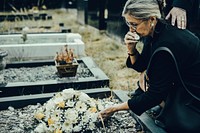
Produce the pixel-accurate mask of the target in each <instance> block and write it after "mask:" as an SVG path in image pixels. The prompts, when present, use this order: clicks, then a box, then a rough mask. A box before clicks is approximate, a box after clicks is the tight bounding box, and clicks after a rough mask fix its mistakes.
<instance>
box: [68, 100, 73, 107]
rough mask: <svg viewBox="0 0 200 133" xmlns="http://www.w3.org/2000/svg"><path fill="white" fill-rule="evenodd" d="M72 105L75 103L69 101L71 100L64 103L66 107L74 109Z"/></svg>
mask: <svg viewBox="0 0 200 133" xmlns="http://www.w3.org/2000/svg"><path fill="white" fill-rule="evenodd" d="M74 104H75V102H74V101H71V100H68V101H67V102H66V105H67V107H74Z"/></svg>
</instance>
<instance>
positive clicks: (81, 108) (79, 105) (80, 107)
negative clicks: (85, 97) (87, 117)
mask: <svg viewBox="0 0 200 133" xmlns="http://www.w3.org/2000/svg"><path fill="white" fill-rule="evenodd" d="M75 109H76V110H77V111H79V112H84V111H86V110H87V105H86V104H85V103H84V102H81V101H78V102H77V103H76V107H75Z"/></svg>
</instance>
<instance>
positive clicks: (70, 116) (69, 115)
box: [65, 109, 78, 124]
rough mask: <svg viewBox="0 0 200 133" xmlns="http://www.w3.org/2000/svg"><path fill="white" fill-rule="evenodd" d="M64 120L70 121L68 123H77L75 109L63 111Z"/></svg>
mask: <svg viewBox="0 0 200 133" xmlns="http://www.w3.org/2000/svg"><path fill="white" fill-rule="evenodd" d="M65 118H66V120H68V121H70V123H74V124H75V123H77V120H78V112H77V111H76V110H75V109H68V110H66V111H65Z"/></svg>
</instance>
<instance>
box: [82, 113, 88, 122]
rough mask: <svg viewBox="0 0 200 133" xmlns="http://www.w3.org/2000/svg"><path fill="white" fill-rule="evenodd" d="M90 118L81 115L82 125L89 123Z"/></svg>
mask: <svg viewBox="0 0 200 133" xmlns="http://www.w3.org/2000/svg"><path fill="white" fill-rule="evenodd" d="M89 119H90V117H89V116H88V115H83V116H82V122H83V123H88V122H89Z"/></svg>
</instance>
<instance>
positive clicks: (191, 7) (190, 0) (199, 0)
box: [164, 0, 200, 38]
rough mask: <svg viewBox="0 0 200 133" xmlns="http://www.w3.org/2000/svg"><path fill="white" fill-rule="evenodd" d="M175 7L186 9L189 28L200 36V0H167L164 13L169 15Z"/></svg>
mask: <svg viewBox="0 0 200 133" xmlns="http://www.w3.org/2000/svg"><path fill="white" fill-rule="evenodd" d="M173 7H179V8H182V9H185V10H186V14H187V29H189V30H191V31H192V32H194V33H196V34H197V36H198V37H199V38H200V25H199V24H200V0H166V6H165V8H164V14H165V15H167V14H168V13H169V11H170V10H171V9H172V8H173Z"/></svg>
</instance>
